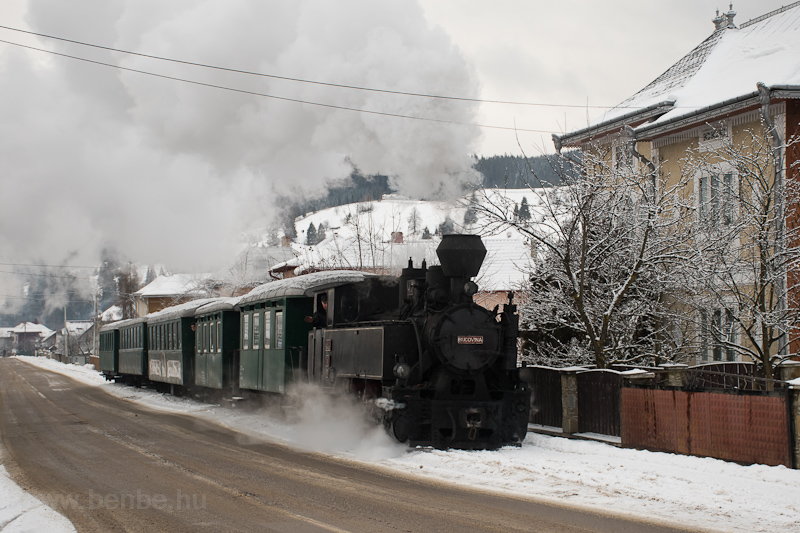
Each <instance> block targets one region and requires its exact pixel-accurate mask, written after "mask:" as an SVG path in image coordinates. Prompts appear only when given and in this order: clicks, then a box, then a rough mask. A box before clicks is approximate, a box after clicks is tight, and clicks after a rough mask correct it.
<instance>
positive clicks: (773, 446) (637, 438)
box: [621, 387, 792, 468]
mask: <svg viewBox="0 0 800 533" xmlns="http://www.w3.org/2000/svg"><path fill="white" fill-rule="evenodd" d="M787 414H788V413H787V396H786V392H785V391H783V392H780V393H775V394H773V395H742V394H729V393H724V392H691V391H680V390H653V389H639V388H628V387H625V388H623V389H622V412H621V416H622V443H623V445H624V446H628V447H632V448H645V449H648V450H658V451H666V452H675V453H681V454H686V455H701V456H708V457H716V458H718V459H725V460H728V461H737V462H744V463H761V464H767V465H785V466H787V467H789V468H791V467H792V460H791V456H792V450H791V445H790V440H789V438H790V437H789V435H790V434H791V428H790V427H789V419H788V416H787Z"/></svg>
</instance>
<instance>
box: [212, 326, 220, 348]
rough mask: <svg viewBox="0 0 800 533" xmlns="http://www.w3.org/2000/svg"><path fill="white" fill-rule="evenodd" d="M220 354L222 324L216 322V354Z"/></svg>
mask: <svg viewBox="0 0 800 533" xmlns="http://www.w3.org/2000/svg"><path fill="white" fill-rule="evenodd" d="M212 324H213V322H212ZM220 352H222V322H220V321H219V320H217V353H220Z"/></svg>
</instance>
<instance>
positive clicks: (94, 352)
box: [92, 287, 100, 357]
mask: <svg viewBox="0 0 800 533" xmlns="http://www.w3.org/2000/svg"><path fill="white" fill-rule="evenodd" d="M97 291H98V288H97V287H95V290H94V335H93V337H94V338H93V339H92V355H93V356H94V357H98V353H97V329H98V324H99V323H100V317H99V316H97Z"/></svg>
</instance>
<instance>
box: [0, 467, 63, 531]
mask: <svg viewBox="0 0 800 533" xmlns="http://www.w3.org/2000/svg"><path fill="white" fill-rule="evenodd" d="M0 531H2V532H3V533H39V532H41V531H47V532H48V533H67V532H74V531H75V528H74V527H73V526H72V524H71V523H70V521H69V520H67V519H66V518H65V517H64V516H62V515H60V514H58V513H57V512H55V511H54V510H53V509H51V508H50V507H47V506H46V505H44V504H43V503H42V502H40V501H39V500H37V499H36V498H34V497H33V496H31V495H30V494H28V493H27V492H25V491H24V490H22V489H21V488H20V487H19V486H18V485H17V484H16V483H14V481H13V480H12V479H11V478H10V477H8V472H7V471H6V467H4V466H3V465H0Z"/></svg>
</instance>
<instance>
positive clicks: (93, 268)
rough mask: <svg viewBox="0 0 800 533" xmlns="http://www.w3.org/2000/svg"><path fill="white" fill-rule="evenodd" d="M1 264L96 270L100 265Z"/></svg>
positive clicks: (0, 264)
mask: <svg viewBox="0 0 800 533" xmlns="http://www.w3.org/2000/svg"><path fill="white" fill-rule="evenodd" d="M0 266H18V267H42V268H90V269H92V270H95V269H97V268H99V267H98V265H95V266H77V265H31V264H28V263H0Z"/></svg>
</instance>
